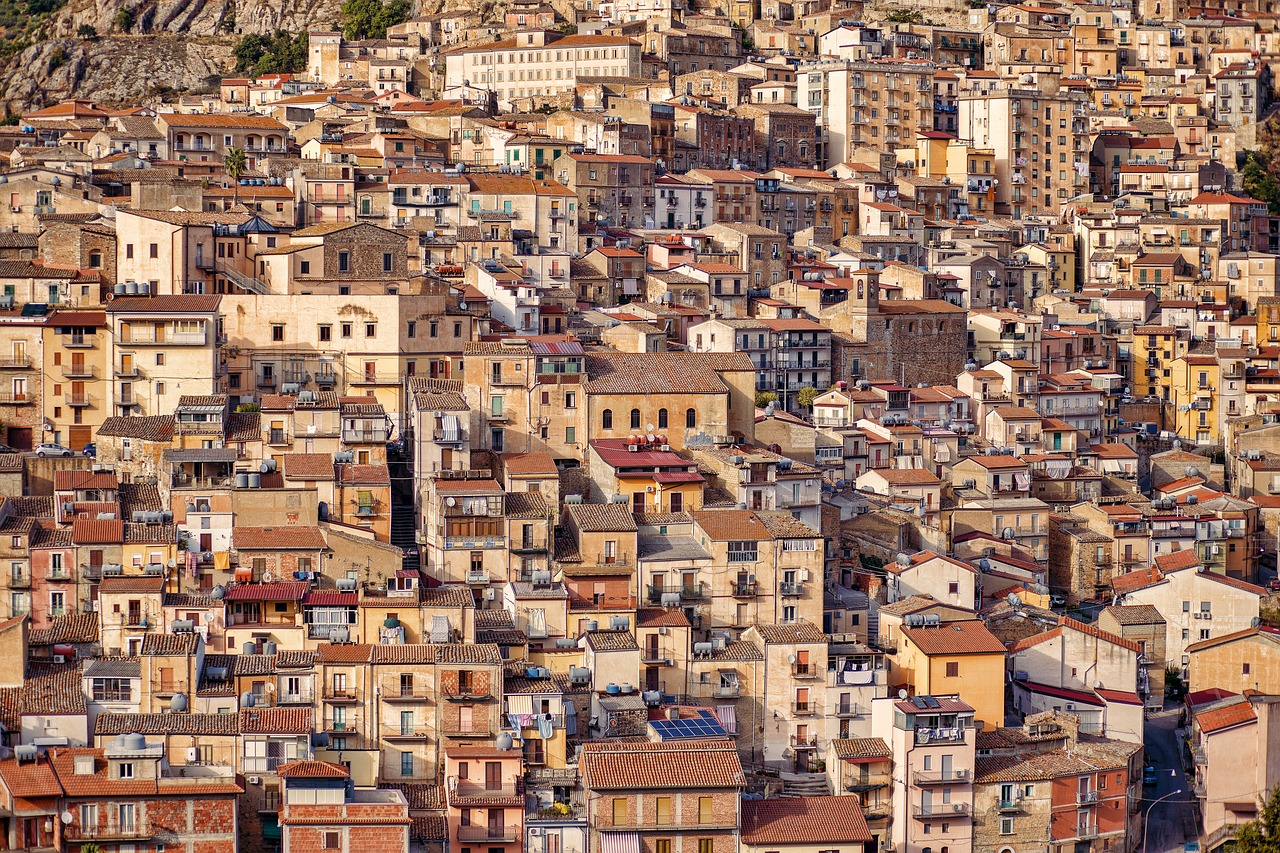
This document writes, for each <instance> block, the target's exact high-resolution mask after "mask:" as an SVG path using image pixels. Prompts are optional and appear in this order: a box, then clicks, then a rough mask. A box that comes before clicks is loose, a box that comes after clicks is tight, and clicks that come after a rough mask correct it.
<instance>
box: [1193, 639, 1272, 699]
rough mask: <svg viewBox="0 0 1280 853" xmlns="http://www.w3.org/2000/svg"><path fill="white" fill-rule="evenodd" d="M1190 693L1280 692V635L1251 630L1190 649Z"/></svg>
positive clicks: (1205, 641)
mask: <svg viewBox="0 0 1280 853" xmlns="http://www.w3.org/2000/svg"><path fill="white" fill-rule="evenodd" d="M1187 657H1188V660H1189V661H1190V663H1189V664H1188V666H1189V667H1190V678H1189V679H1188V680H1187V684H1188V689H1189V690H1192V691H1198V690H1208V689H1210V688H1213V687H1220V688H1222V689H1224V690H1230V691H1232V692H1234V693H1243V692H1244V691H1245V690H1256V691H1258V692H1259V693H1263V694H1266V695H1271V694H1274V693H1275V692H1276V691H1277V690H1280V635H1277V634H1276V633H1275V632H1274V631H1270V630H1267V629H1264V628H1250V629H1248V630H1245V631H1238V632H1236V633H1232V634H1226V635H1224V636H1221V637H1214V638H1213V639H1209V640H1201V641H1200V642H1198V643H1192V644H1191V645H1189V646H1187Z"/></svg>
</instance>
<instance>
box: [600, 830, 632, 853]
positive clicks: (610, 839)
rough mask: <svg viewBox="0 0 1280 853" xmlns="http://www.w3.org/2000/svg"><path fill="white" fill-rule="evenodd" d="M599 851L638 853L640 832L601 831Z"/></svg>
mask: <svg viewBox="0 0 1280 853" xmlns="http://www.w3.org/2000/svg"><path fill="white" fill-rule="evenodd" d="M600 829H601V830H604V829H605V827H601V828H600ZM600 853H640V833H638V832H605V831H601V833H600Z"/></svg>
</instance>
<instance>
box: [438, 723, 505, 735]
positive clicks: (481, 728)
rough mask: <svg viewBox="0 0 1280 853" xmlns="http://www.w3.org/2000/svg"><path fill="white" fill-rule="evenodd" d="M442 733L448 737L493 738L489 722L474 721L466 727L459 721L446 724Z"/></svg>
mask: <svg viewBox="0 0 1280 853" xmlns="http://www.w3.org/2000/svg"><path fill="white" fill-rule="evenodd" d="M442 731H443V734H444V735H445V736H447V737H466V738H470V737H477V738H488V737H493V730H492V728H491V727H490V725H489V721H488V720H472V721H471V722H470V723H467V724H466V725H463V723H462V722H461V721H458V720H455V721H453V722H446V723H445V724H444V726H443V727H442Z"/></svg>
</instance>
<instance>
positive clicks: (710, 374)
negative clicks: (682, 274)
mask: <svg viewBox="0 0 1280 853" xmlns="http://www.w3.org/2000/svg"><path fill="white" fill-rule="evenodd" d="M743 274H744V275H745V273H743ZM586 361H587V364H586V370H587V374H588V376H590V377H591V378H590V379H589V380H588V381H587V382H586V383H584V386H583V387H584V390H585V391H586V393H588V394H659V395H661V394H727V393H728V390H729V389H728V386H727V385H726V384H725V382H724V380H723V379H721V378H720V375H719V372H720V371H739V372H748V371H750V372H753V373H754V371H755V366H754V365H753V364H752V363H751V360H750V359H749V358H748V357H747V356H746V354H744V353H689V352H661V353H609V354H605V353H592V354H590V355H588V356H587V359H586Z"/></svg>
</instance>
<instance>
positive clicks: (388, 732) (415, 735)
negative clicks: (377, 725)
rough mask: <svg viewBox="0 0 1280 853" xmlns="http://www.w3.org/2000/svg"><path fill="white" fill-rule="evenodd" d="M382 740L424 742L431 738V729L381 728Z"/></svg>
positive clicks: (423, 727) (424, 727)
mask: <svg viewBox="0 0 1280 853" xmlns="http://www.w3.org/2000/svg"><path fill="white" fill-rule="evenodd" d="M381 735H382V739H383V740H388V741H396V740H426V739H427V738H429V737H430V736H431V729H430V728H428V727H427V726H405V725H400V726H383V727H382V729H381Z"/></svg>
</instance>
